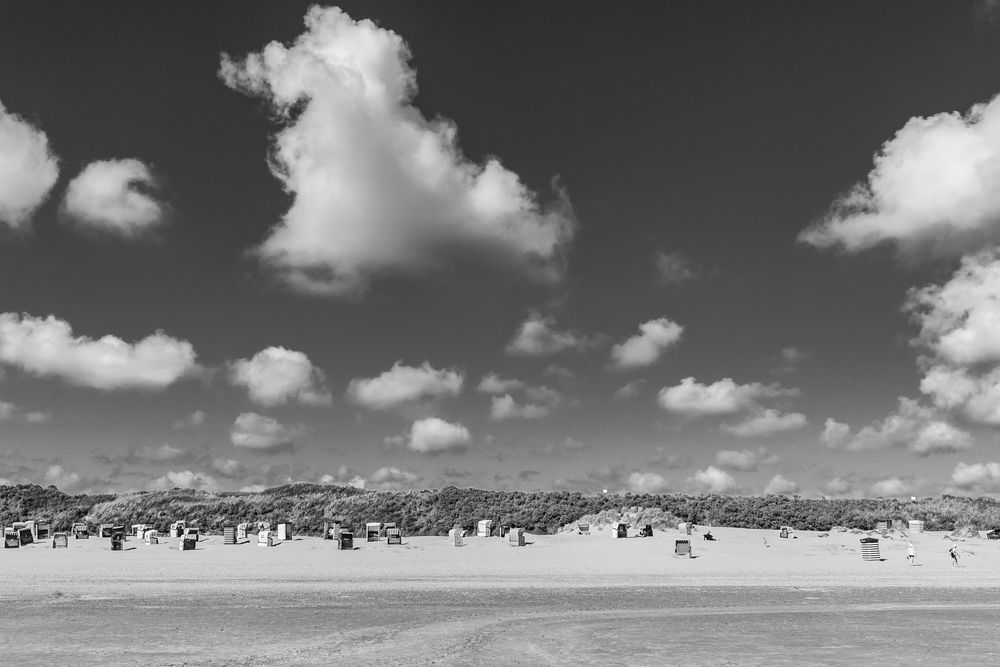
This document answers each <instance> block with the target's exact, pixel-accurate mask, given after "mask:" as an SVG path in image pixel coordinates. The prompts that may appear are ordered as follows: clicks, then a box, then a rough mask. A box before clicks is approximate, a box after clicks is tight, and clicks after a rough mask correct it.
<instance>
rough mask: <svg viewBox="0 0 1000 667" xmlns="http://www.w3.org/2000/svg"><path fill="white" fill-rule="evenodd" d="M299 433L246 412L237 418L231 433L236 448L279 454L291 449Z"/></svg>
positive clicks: (263, 417) (269, 419) (271, 420)
mask: <svg viewBox="0 0 1000 667" xmlns="http://www.w3.org/2000/svg"><path fill="white" fill-rule="evenodd" d="M296 435H297V431H296V430H295V429H293V428H289V427H287V426H283V425H281V424H280V423H279V422H278V421H277V420H276V419H273V418H271V417H265V416H263V415H259V414H257V413H256V412H244V413H243V414H241V415H240V416H238V417H237V418H236V421H234V422H233V426H232V428H231V429H230V431H229V438H230V441H231V442H232V443H233V446H234V447H239V448H241V449H249V450H252V451H257V452H277V451H281V450H286V449H291V448H292V446H293V444H294V442H295V437H296Z"/></svg>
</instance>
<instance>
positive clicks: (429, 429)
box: [407, 417, 470, 454]
mask: <svg viewBox="0 0 1000 667" xmlns="http://www.w3.org/2000/svg"><path fill="white" fill-rule="evenodd" d="M469 440H470V435H469V429H467V428H465V427H464V426H462V425H461V424H452V423H451V422H447V421H445V420H443V419H439V418H438V417H428V418H426V419H418V420H417V421H415V422H413V425H412V426H411V427H410V437H409V441H408V442H407V446H408V447H409V448H410V449H412V450H413V451H415V452H420V453H421V454H437V453H440V452H445V451H453V450H458V449H464V448H465V447H466V446H467V445H468V444H469Z"/></svg>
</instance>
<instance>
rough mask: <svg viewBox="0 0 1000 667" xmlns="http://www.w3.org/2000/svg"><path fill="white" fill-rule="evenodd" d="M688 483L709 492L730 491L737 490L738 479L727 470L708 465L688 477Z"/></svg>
mask: <svg viewBox="0 0 1000 667" xmlns="http://www.w3.org/2000/svg"><path fill="white" fill-rule="evenodd" d="M687 481H688V484H692V485H694V486H695V487H696V488H698V489H700V490H702V491H707V492H708V493H730V492H732V491H735V490H736V480H735V479H734V478H733V476H732V475H730V474H729V473H728V472H726V471H725V470H722V469H720V468H716V467H715V466H708V467H707V468H705V469H704V470H698V471H696V472H695V473H694V475H693V476H692V477H689V478H688V480H687Z"/></svg>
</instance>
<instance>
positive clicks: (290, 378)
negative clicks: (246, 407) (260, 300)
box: [229, 347, 333, 407]
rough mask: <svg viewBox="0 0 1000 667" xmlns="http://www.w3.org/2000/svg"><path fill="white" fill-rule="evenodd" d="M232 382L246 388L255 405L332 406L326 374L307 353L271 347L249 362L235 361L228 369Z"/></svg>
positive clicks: (246, 360) (248, 360)
mask: <svg viewBox="0 0 1000 667" xmlns="http://www.w3.org/2000/svg"><path fill="white" fill-rule="evenodd" d="M229 381H230V382H232V383H233V384H234V385H237V386H241V387H246V389H247V392H248V393H249V394H250V398H251V399H252V400H253V401H254V402H255V403H258V404H260V405H264V406H268V407H272V406H275V405H284V404H286V403H302V404H304V405H314V406H329V405H332V404H333V397H332V396H331V395H330V391H329V390H328V389H327V388H326V378H325V376H324V375H323V371H321V370H320V369H319V368H316V367H315V366H313V364H312V362H311V361H309V357H307V356H306V355H305V354H304V353H302V352H296V351H295V350H287V349H285V348H283V347H268V348H265V349H263V350H261V351H260V352H258V353H257V354H255V355H253V357H251V358H250V359H238V360H236V361H234V362H233V363H232V364H230V367H229Z"/></svg>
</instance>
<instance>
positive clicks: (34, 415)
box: [0, 400, 52, 424]
mask: <svg viewBox="0 0 1000 667" xmlns="http://www.w3.org/2000/svg"><path fill="white" fill-rule="evenodd" d="M51 420H52V415H51V414H49V413H48V412H42V411H32V412H25V411H24V410H23V409H21V408H20V407H19V406H17V405H15V404H13V403H8V402H7V401H2V400H0V422H2V421H21V422H25V423H28V424H44V423H46V422H49V421H51Z"/></svg>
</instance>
